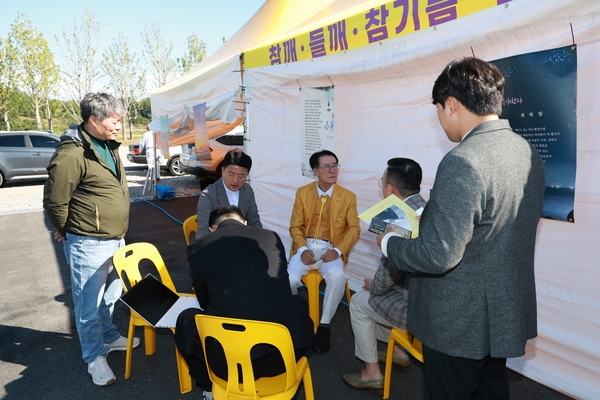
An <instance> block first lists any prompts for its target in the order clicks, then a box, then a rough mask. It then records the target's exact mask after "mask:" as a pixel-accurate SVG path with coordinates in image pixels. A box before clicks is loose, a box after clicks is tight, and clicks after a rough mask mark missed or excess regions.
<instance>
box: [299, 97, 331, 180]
mask: <svg viewBox="0 0 600 400" xmlns="http://www.w3.org/2000/svg"><path fill="white" fill-rule="evenodd" d="M334 93H335V91H334V89H333V87H332V86H327V87H316V88H307V89H302V91H301V92H300V112H301V119H302V124H301V128H300V129H301V130H302V132H301V133H302V175H304V176H310V177H314V175H313V173H312V169H311V168H310V164H309V162H308V161H309V158H310V156H311V155H312V154H313V153H315V152H317V151H320V150H330V151H333V152H335V136H336V135H335V96H334Z"/></svg>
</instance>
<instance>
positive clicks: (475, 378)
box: [423, 345, 510, 400]
mask: <svg viewBox="0 0 600 400" xmlns="http://www.w3.org/2000/svg"><path fill="white" fill-rule="evenodd" d="M423 359H424V360H425V362H424V364H423V370H424V379H423V386H424V387H423V398H424V399H425V400H445V399H447V400H467V399H473V400H488V399H498V400H508V399H510V393H509V391H508V378H507V376H506V358H492V357H489V356H488V357H485V358H484V359H482V360H471V359H469V358H461V357H453V356H449V355H447V354H444V353H440V352H439V351H435V350H433V349H430V348H429V347H427V346H425V345H423Z"/></svg>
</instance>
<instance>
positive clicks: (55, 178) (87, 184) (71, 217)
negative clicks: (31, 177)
mask: <svg viewBox="0 0 600 400" xmlns="http://www.w3.org/2000/svg"><path fill="white" fill-rule="evenodd" d="M108 146H109V148H110V150H111V153H112V154H113V156H114V160H115V165H116V169H117V172H118V173H117V175H115V174H114V173H113V172H112V171H111V169H110V167H109V166H108V164H107V163H106V162H104V160H103V159H102V157H100V155H99V154H98V153H97V152H96V151H95V150H94V149H93V147H92V145H91V139H90V134H89V133H87V132H86V131H85V130H83V124H81V125H79V126H72V127H70V128H69V129H67V131H66V132H65V133H64V134H63V135H62V136H61V142H60V144H59V146H58V148H57V150H56V152H55V153H54V155H53V156H52V159H51V160H50V165H49V166H48V168H47V169H48V175H49V177H48V179H47V180H46V184H45V185H44V209H45V210H46V213H47V215H48V218H49V219H50V222H51V223H52V225H53V226H54V227H55V228H56V229H57V230H58V232H59V233H60V234H61V235H62V236H65V234H66V233H67V232H69V233H73V234H76V235H80V236H92V237H98V238H106V239H111V238H122V237H124V236H125V233H126V232H127V227H128V224H129V201H130V199H129V188H128V186H127V178H126V176H125V168H124V167H123V163H122V162H121V159H120V157H119V152H118V148H119V146H120V143H119V142H116V141H114V140H111V141H108Z"/></svg>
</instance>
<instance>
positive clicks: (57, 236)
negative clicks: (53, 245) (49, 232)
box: [54, 231, 65, 242]
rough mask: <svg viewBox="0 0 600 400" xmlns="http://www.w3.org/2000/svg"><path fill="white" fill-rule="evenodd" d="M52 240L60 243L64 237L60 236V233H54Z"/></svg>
mask: <svg viewBox="0 0 600 400" xmlns="http://www.w3.org/2000/svg"><path fill="white" fill-rule="evenodd" d="M54 239H56V240H57V241H59V242H62V241H63V240H65V237H64V236H63V235H61V234H60V232H58V231H57V232H54Z"/></svg>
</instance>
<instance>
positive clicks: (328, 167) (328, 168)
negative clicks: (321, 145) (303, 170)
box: [317, 164, 340, 171]
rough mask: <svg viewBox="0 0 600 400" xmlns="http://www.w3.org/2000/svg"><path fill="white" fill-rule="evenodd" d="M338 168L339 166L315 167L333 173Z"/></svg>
mask: <svg viewBox="0 0 600 400" xmlns="http://www.w3.org/2000/svg"><path fill="white" fill-rule="evenodd" d="M339 168H340V164H331V165H323V166H322V167H317V169H324V170H325V171H335V170H337V169H339Z"/></svg>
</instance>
